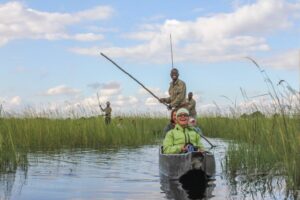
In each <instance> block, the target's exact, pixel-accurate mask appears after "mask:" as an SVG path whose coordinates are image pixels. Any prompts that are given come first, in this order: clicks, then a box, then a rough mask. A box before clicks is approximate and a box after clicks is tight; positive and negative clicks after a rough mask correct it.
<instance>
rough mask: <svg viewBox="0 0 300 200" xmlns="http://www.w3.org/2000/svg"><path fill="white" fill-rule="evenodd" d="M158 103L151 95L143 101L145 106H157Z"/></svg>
mask: <svg viewBox="0 0 300 200" xmlns="http://www.w3.org/2000/svg"><path fill="white" fill-rule="evenodd" d="M159 104H160V103H159V102H158V100H157V99H155V98H153V97H149V98H147V99H146V101H145V105H146V106H157V105H159Z"/></svg>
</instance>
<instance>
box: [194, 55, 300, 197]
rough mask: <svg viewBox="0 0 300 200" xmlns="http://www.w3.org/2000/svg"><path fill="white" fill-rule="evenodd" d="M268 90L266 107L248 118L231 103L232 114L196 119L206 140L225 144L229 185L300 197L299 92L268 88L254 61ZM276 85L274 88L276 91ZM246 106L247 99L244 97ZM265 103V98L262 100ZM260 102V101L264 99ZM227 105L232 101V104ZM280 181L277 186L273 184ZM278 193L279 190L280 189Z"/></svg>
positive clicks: (254, 106)
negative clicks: (239, 185)
mask: <svg viewBox="0 0 300 200" xmlns="http://www.w3.org/2000/svg"><path fill="white" fill-rule="evenodd" d="M250 60H251V61H252V62H253V63H254V64H255V65H256V66H257V67H258V69H259V71H260V72H261V74H262V76H263V78H264V80H265V83H266V85H267V88H268V93H267V98H268V104H266V102H263V103H262V104H258V103H256V104H252V106H251V108H250V110H251V111H252V112H250V113H243V111H242V110H241V109H240V108H239V107H238V106H236V105H235V104H234V103H232V105H231V106H229V109H228V110H230V111H231V113H229V114H228V115H227V117H224V114H220V115H218V114H217V115H214V117H202V118H200V119H198V121H199V122H200V123H199V124H200V125H201V127H202V129H203V132H204V133H205V134H206V135H207V136H211V137H218V138H222V139H227V140H228V141H229V143H230V144H229V148H228V150H227V153H226V159H225V161H224V170H225V171H226V172H227V175H228V178H229V181H230V182H231V183H230V184H236V183H237V182H238V181H237V180H242V181H240V184H244V185H246V186H247V187H246V188H244V190H245V191H244V192H251V191H253V190H257V188H258V187H259V185H260V184H258V182H259V181H260V180H263V181H261V182H260V183H262V182H263V183H264V184H262V186H261V190H265V189H266V188H269V191H272V187H273V186H274V185H273V184H274V182H277V183H278V184H281V185H284V186H285V187H284V188H286V198H291V199H297V198H299V197H298V195H299V194H297V191H299V189H300V168H299V166H300V93H299V92H298V91H296V90H295V89H292V87H291V86H290V85H289V84H288V83H287V82H286V81H285V80H280V81H279V82H278V83H277V84H273V82H272V81H271V80H270V78H269V77H268V75H267V74H266V71H265V70H263V69H262V68H261V67H260V66H259V65H258V64H257V63H256V62H255V61H254V60H253V59H251V58H250ZM275 85H276V86H275ZM243 95H244V97H245V100H246V101H249V100H250V99H248V98H247V95H245V94H243ZM265 99H266V98H265ZM265 99H264V100H265ZM231 102H232V101H231ZM278 180H281V181H278ZM279 188H281V189H282V188H283V186H279Z"/></svg>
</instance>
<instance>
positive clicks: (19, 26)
mask: <svg viewBox="0 0 300 200" xmlns="http://www.w3.org/2000/svg"><path fill="white" fill-rule="evenodd" d="M112 13H113V9H112V8H111V7H109V6H97V7H95V8H92V9H89V10H85V11H80V12H77V13H57V12H53V13H51V12H42V11H38V10H34V9H31V8H27V7H25V6H24V5H23V4H21V3H20V2H8V3H5V4H0V38H1V39H0V45H4V44H6V43H7V42H9V41H10V40H14V39H21V38H30V39H48V40H57V39H74V40H80V41H93V40H101V39H103V36H102V35H95V34H93V33H84V34H81V33H78V34H75V35H70V34H68V33H66V28H67V26H69V25H73V24H76V23H79V22H82V21H84V20H105V19H107V18H109V17H110V16H111V15H112Z"/></svg>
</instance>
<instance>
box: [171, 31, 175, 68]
mask: <svg viewBox="0 0 300 200" xmlns="http://www.w3.org/2000/svg"><path fill="white" fill-rule="evenodd" d="M170 46H171V60H172V69H173V68H174V63H173V47H172V35H171V34H170Z"/></svg>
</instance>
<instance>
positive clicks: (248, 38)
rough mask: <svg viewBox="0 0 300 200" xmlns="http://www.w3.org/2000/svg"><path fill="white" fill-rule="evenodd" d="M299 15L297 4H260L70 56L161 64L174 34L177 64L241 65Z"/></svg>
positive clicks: (174, 23)
mask: <svg viewBox="0 0 300 200" xmlns="http://www.w3.org/2000/svg"><path fill="white" fill-rule="evenodd" d="M299 11H300V3H289V2H286V1H283V0H258V1H257V2H256V3H253V4H248V5H243V6H241V7H238V8H236V10H234V11H233V12H231V13H218V14H214V15H210V16H205V17H199V18H197V19H195V20H194V21H179V20H170V19H169V20H166V21H165V22H164V23H163V24H160V25H159V26H158V25H157V24H154V25H153V26H151V25H150V24H147V26H145V27H144V29H141V30H139V31H137V32H134V33H130V34H127V37H128V38H131V39H135V40H144V43H142V44H138V45H135V46H131V47H116V46H111V47H92V48H73V49H71V51H73V52H75V53H79V54H85V55H97V56H98V52H99V50H101V51H102V52H105V53H107V54H108V55H109V56H111V57H124V58H126V59H130V60H136V61H140V62H143V61H145V60H147V61H148V62H149V61H153V62H160V63H163V62H166V59H165V58H166V57H168V56H169V35H170V33H172V38H173V52H174V57H175V58H176V61H185V60H189V61H200V62H215V61H224V60H233V59H240V58H241V57H244V56H246V55H249V54H250V55H252V54H253V52H255V53H256V52H260V51H268V50H269V49H270V46H269V45H268V43H267V40H266V37H267V36H268V34H270V33H273V32H276V31H278V30H285V29H288V28H292V27H293V23H294V21H293V20H294V19H295V18H294V17H295V15H296V14H297V13H298V12H299Z"/></svg>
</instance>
